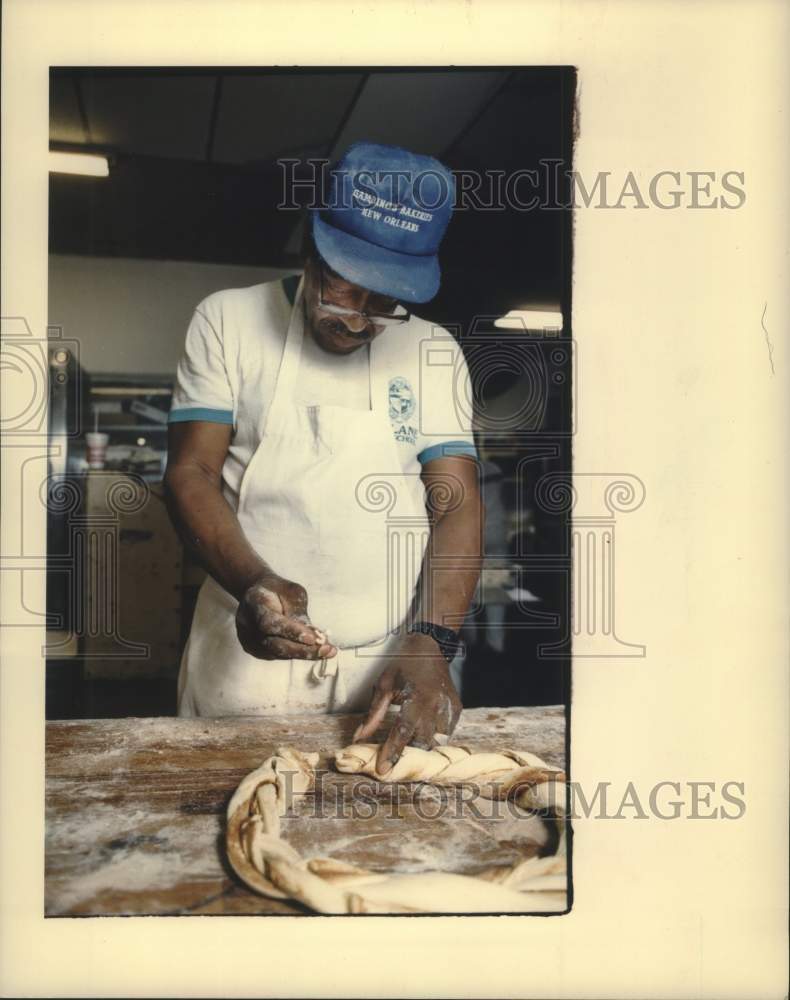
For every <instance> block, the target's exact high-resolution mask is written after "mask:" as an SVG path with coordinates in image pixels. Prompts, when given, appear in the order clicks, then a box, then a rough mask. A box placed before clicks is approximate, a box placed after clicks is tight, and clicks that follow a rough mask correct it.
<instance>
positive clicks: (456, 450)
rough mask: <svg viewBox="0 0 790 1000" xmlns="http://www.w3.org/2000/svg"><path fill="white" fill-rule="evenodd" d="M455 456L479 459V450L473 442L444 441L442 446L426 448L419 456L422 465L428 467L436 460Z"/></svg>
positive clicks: (418, 459)
mask: <svg viewBox="0 0 790 1000" xmlns="http://www.w3.org/2000/svg"><path fill="white" fill-rule="evenodd" d="M453 455H468V456H469V458H475V459H476V458H477V448H475V446H474V445H473V444H472V442H471V441H443V442H442V443H441V444H432V445H431V447H430V448H425V449H423V451H421V452H420V454H419V455H418V456H417V461H418V462H419V463H420V465H427V464H428V462H432V461H433V460H434V459H435V458H451V457H452V456H453Z"/></svg>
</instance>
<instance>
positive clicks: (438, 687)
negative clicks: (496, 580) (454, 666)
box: [354, 455, 484, 774]
mask: <svg viewBox="0 0 790 1000" xmlns="http://www.w3.org/2000/svg"><path fill="white" fill-rule="evenodd" d="M422 480H423V483H424V485H425V490H426V498H427V507H428V513H429V516H430V518H431V534H430V539H429V542H428V546H427V549H426V552H425V556H424V558H423V563H422V569H421V573H420V583H419V587H418V591H417V597H416V606H415V608H414V609H413V617H414V620H415V621H423V622H430V623H433V624H435V625H440V626H444V627H447V628H452V629H458V628H459V627H460V624H461V622H462V621H463V618H464V615H465V614H466V611H467V609H468V607H469V604H470V602H471V600H472V595H473V593H474V590H475V587H476V585H477V580H478V577H479V576H480V566H481V562H482V556H483V518H484V511H483V504H482V499H481V497H480V488H479V468H478V465H477V462H476V461H475V460H474V459H473V458H469V457H465V456H461V455H451V456H448V457H441V458H436V459H433V460H432V461H430V462H428V463H426V464H425V465H424V466H423V469H422ZM390 705H400V706H401V709H400V714H399V716H398V719H397V721H396V722H395V724H394V725H393V727H392V730H391V731H390V733H389V734H388V736H387V739H386V740H385V741H384V743H383V744H382V746H381V748H380V750H379V753H378V757H377V763H376V769H377V771H378V773H379V774H386V773H387V771H389V770H390V769H391V767H392V766H393V764H394V763H395V762H396V761H397V760H398V758H399V757H400V755H401V753H402V752H403V749H404V747H406V746H407V745H409V744H411V745H412V746H417V747H422V748H423V749H430V748H431V747H432V746H434V745H435V742H436V741H435V736H436V734H437V733H444V734H446V735H447V736H448V737H449V736H450V735H451V734H452V732H453V730H454V729H455V726H456V724H457V722H458V719H459V717H460V714H461V699H460V698H459V696H458V692H457V691H456V689H455V685H454V684H453V682H452V679H451V677H450V671H449V664H448V662H447V660H446V658H445V657H444V655H443V653H442V651H441V649H440V648H439V645H438V644H437V642H436V640H435V639H433V638H432V637H431V636H430V635H423V634H421V633H410V634H408V635H405V636H404V637H402V639H401V643H400V645H399V647H398V653H397V655H396V656H394V657H393V658H392V659H391V660H390V662H389V663H388V665H387V667H386V668H385V669H384V671H383V673H382V674H381V676H380V678H379V680H378V683H377V684H376V688H375V691H374V695H373V700H372V702H371V705H370V709H369V711H368V714H367V717H366V718H365V720H364V722H363V723H362V724H361V725H360V727H359V728H358V729H357V731H356V733H355V734H354V740H355V741H363V740H366V739H368V738H369V737H370V736H372V735H373V733H374V732H375V731H376V729H377V728H378V727H379V725H380V724H381V722H382V721H383V719H384V716H385V715H386V712H387V709H388V708H389V706H390Z"/></svg>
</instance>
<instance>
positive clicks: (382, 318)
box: [315, 260, 411, 326]
mask: <svg viewBox="0 0 790 1000" xmlns="http://www.w3.org/2000/svg"><path fill="white" fill-rule="evenodd" d="M315 263H316V265H317V267H318V306H319V308H320V309H323V311H324V312H328V313H330V314H331V315H333V316H340V317H343V316H347V317H352V316H359V317H360V318H361V319H364V320H365V321H366V322H372V323H373V324H374V325H376V324H378V325H380V326H400V325H401V323H407V322H408V321H409V320H410V319H411V312H410V310H408V309H407V308H406V306H404V304H403V303H402V302H398V301H397V300H396V304H395V308H396V309H397V308H398V307H399V306H400V308H401V309H402V310H403V312H402V313H399V314H397V315H394V314H393V313H373V312H362V311H360V310H359V309H348V308H346V306H338V305H336V304H335V303H334V302H327V301H326V300H325V299H324V269H325V265H324V263H323V261H320V260H316V262H315Z"/></svg>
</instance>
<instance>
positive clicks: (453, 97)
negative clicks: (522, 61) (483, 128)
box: [332, 70, 507, 159]
mask: <svg viewBox="0 0 790 1000" xmlns="http://www.w3.org/2000/svg"><path fill="white" fill-rule="evenodd" d="M506 76H507V72H503V71H499V70H495V71H492V72H488V71H480V72H463V71H458V70H456V71H453V72H448V73H420V72H416V73H374V74H372V75H371V76H370V78H369V79H368V80H367V82H366V83H365V87H364V89H363V91H362V93H361V95H360V98H359V100H358V101H357V103H356V105H355V107H354V111H353V113H352V114H351V117H350V118H349V120H348V121H347V122H346V125H345V127H344V128H343V131H342V133H341V134H340V136H339V137H338V140H337V142H336V144H335V147H334V149H333V150H332V159H335V158H336V157H337V156H339V155H340V154H341V153H342V152H343V151H344V150H345V149H346V148H347V147H348V146H350V145H351V143H352V142H359V141H360V140H363V139H366V140H368V141H370V142H383V143H389V144H392V145H398V146H403V147H405V148H406V149H410V150H413V151H414V152H415V153H427V154H429V155H431V156H440V155H441V153H442V152H443V150H445V149H446V148H447V146H449V145H450V143H451V142H452V140H453V139H455V137H456V136H457V135H458V133H459V132H461V131H462V129H463V128H464V127H465V126H466V125H467V123H468V122H470V121H471V120H472V119H473V118H474V116H475V115H476V114H477V113H478V111H479V110H480V108H481V107H482V106H483V105H484V104H485V102H486V101H487V100H488V99H489V98H490V97H491V95H492V94H493V93H494V92H495V91H496V89H497V88H498V87H499V86H500V85H501V83H502V81H503V80H504V79H505V78H506Z"/></svg>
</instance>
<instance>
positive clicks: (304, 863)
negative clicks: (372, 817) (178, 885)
mask: <svg viewBox="0 0 790 1000" xmlns="http://www.w3.org/2000/svg"><path fill="white" fill-rule="evenodd" d="M378 750H379V747H378V746H377V745H375V744H372V743H355V744H352V745H351V746H348V747H345V748H344V749H342V750H338V751H337V752H336V753H335V755H334V763H335V767H336V768H337V770H338V771H341V772H343V773H345V774H364V775H368V776H370V777H373V778H376V779H377V780H379V781H382V782H386V783H395V782H405V781H422V782H427V783H428V784H433V785H472V786H474V787H475V788H476V790H477V791H478V792H479V793H480V794H481V795H482V796H483V797H485V798H489V799H505V798H507V799H510V800H512V801H513V802H515V803H516V804H517V805H518V806H519V807H520V808H521V809H524V810H540V811H541V812H547V813H549V814H550V815H551V817H552V820H553V822H555V823H556V824H557V826H558V828H559V834H560V836H559V844H558V849H557V853H556V854H554V855H552V856H550V857H542V858H538V857H535V858H529V859H527V860H525V861H519V862H516V863H515V864H514V865H500V866H497V867H495V868H491V869H488V870H487V871H485V872H482V873H480V874H479V875H475V876H470V875H455V874H452V873H449V872H419V873H415V874H386V873H381V872H372V871H368V870H367V869H365V868H360V867H358V866H357V865H352V864H349V863H348V862H344V861H336V860H334V859H332V858H311V859H305V858H303V857H302V856H301V855H300V854H299V853H298V852H297V851H295V850H294V849H293V848H292V847H291V846H290V845H289V844H288V843H287V842H286V841H284V840H283V839H282V837H281V830H280V817H281V816H284V815H285V814H286V812H287V811H288V809H289V807H290V806H291V805H292V804H293V802H294V801H295V800H296V799H298V798H299V797H300V796H304V795H305V794H307V793H308V792H309V790H310V786H311V784H312V782H313V779H314V777H315V768H316V767H317V765H318V760H319V755H318V754H316V753H301V752H300V751H298V750H295V749H293V748H288V747H282V748H279V749H278V750H277V751H276V753H275V754H274V755H273V756H272V757H269V758H268V759H267V760H265V761H264V762H263V764H261V766H260V767H258V768H256V770H254V771H252V772H251V773H250V774H248V775H247V777H246V778H244V779H243V780H242V782H241V783H240V785H239V787H238V788H237V789H236V791H235V793H234V794H233V796H232V798H231V800H230V802H229V804H228V809H227V828H226V847H227V852H228V859H229V860H230V863H231V865H232V866H233V869H234V871H235V872H236V874H237V875H238V876H239V877H240V878H241V879H242V880H243V881H244V882H245V883H246V884H247V885H248V886H249V887H250V888H251V889H253V890H254V891H256V892H259V893H262V894H263V895H266V896H271V897H273V898H275V899H294V900H296V901H298V902H300V903H302V904H304V905H305V906H308V907H310V908H311V909H313V910H316V911H317V912H319V913H330V914H343V913H473V912H477V913H525V912H537V913H552V912H554V913H556V912H562V911H564V910H565V909H567V867H566V848H565V836H564V833H565V822H566V821H565V816H566V785H565V774H564V772H563V771H562V770H561V769H560V768H557V767H552V766H551V765H550V764H547V763H546V762H545V761H543V760H541V759H540V758H539V757H537V756H536V755H535V754H532V753H528V752H526V751H522V750H510V749H506V750H502V751H500V752H498V753H474V752H473V751H472V750H470V749H469V748H467V747H461V746H440V747H436V748H435V749H433V750H420V749H418V748H416V747H407V748H406V749H405V750H404V751H403V754H402V755H401V757H400V759H399V760H398V762H397V763H396V764H395V766H394V767H393V768H392V770H391V771H390V772H389V773H388V774H387V775H386V776H384V777H379V776H378V775H377V774H376V771H375V765H376V754H377V753H378Z"/></svg>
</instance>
